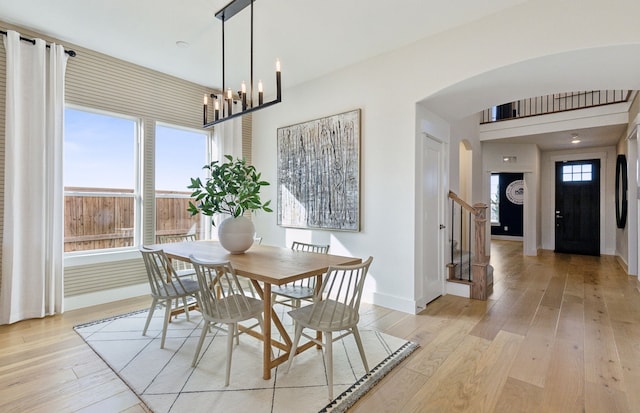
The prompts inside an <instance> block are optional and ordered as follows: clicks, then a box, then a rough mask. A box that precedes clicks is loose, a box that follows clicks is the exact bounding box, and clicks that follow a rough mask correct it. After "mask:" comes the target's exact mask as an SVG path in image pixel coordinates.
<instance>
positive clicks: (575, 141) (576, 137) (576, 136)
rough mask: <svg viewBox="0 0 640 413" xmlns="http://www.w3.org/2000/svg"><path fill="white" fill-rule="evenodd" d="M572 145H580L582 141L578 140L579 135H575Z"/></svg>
mask: <svg viewBox="0 0 640 413" xmlns="http://www.w3.org/2000/svg"><path fill="white" fill-rule="evenodd" d="M571 143H573V144H576V143H580V139H578V135H573V137H572V139H571Z"/></svg>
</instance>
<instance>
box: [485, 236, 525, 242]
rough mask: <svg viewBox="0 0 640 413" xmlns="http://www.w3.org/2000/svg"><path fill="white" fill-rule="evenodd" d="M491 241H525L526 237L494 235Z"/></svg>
mask: <svg viewBox="0 0 640 413" xmlns="http://www.w3.org/2000/svg"><path fill="white" fill-rule="evenodd" d="M491 239H499V240H503V241H523V240H524V237H522V236H519V237H518V236H515V235H492V236H491Z"/></svg>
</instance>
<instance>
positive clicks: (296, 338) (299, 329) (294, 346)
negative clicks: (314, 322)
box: [287, 324, 302, 373]
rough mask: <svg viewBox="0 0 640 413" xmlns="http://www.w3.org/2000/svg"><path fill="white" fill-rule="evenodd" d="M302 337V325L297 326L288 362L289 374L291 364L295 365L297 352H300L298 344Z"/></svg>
mask: <svg viewBox="0 0 640 413" xmlns="http://www.w3.org/2000/svg"><path fill="white" fill-rule="evenodd" d="M300 336H302V325H301V324H296V335H295V336H294V338H293V343H292V344H291V350H289V360H288V361H287V373H288V372H289V369H291V364H293V358H294V357H295V356H296V351H297V350H298V343H299V342H300Z"/></svg>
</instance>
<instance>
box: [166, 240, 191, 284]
mask: <svg viewBox="0 0 640 413" xmlns="http://www.w3.org/2000/svg"><path fill="white" fill-rule="evenodd" d="M196 240H197V236H196V234H172V235H158V242H159V243H160V244H167V243H170V242H190V241H196ZM171 264H172V265H173V268H174V269H175V270H176V274H178V276H179V277H193V278H194V279H195V275H196V271H195V270H194V269H193V265H191V263H189V262H187V261H183V260H173V261H172V262H171Z"/></svg>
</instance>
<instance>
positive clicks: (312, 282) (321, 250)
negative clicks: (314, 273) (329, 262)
mask: <svg viewBox="0 0 640 413" xmlns="http://www.w3.org/2000/svg"><path fill="white" fill-rule="evenodd" d="M291 249H292V250H294V251H302V252H315V253H317V254H328V253H329V245H325V244H309V243H306V242H300V241H293V244H291ZM288 285H291V286H300V287H306V288H315V286H316V277H309V278H303V279H302V280H299V281H293V282H291V283H289V284H288Z"/></svg>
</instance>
